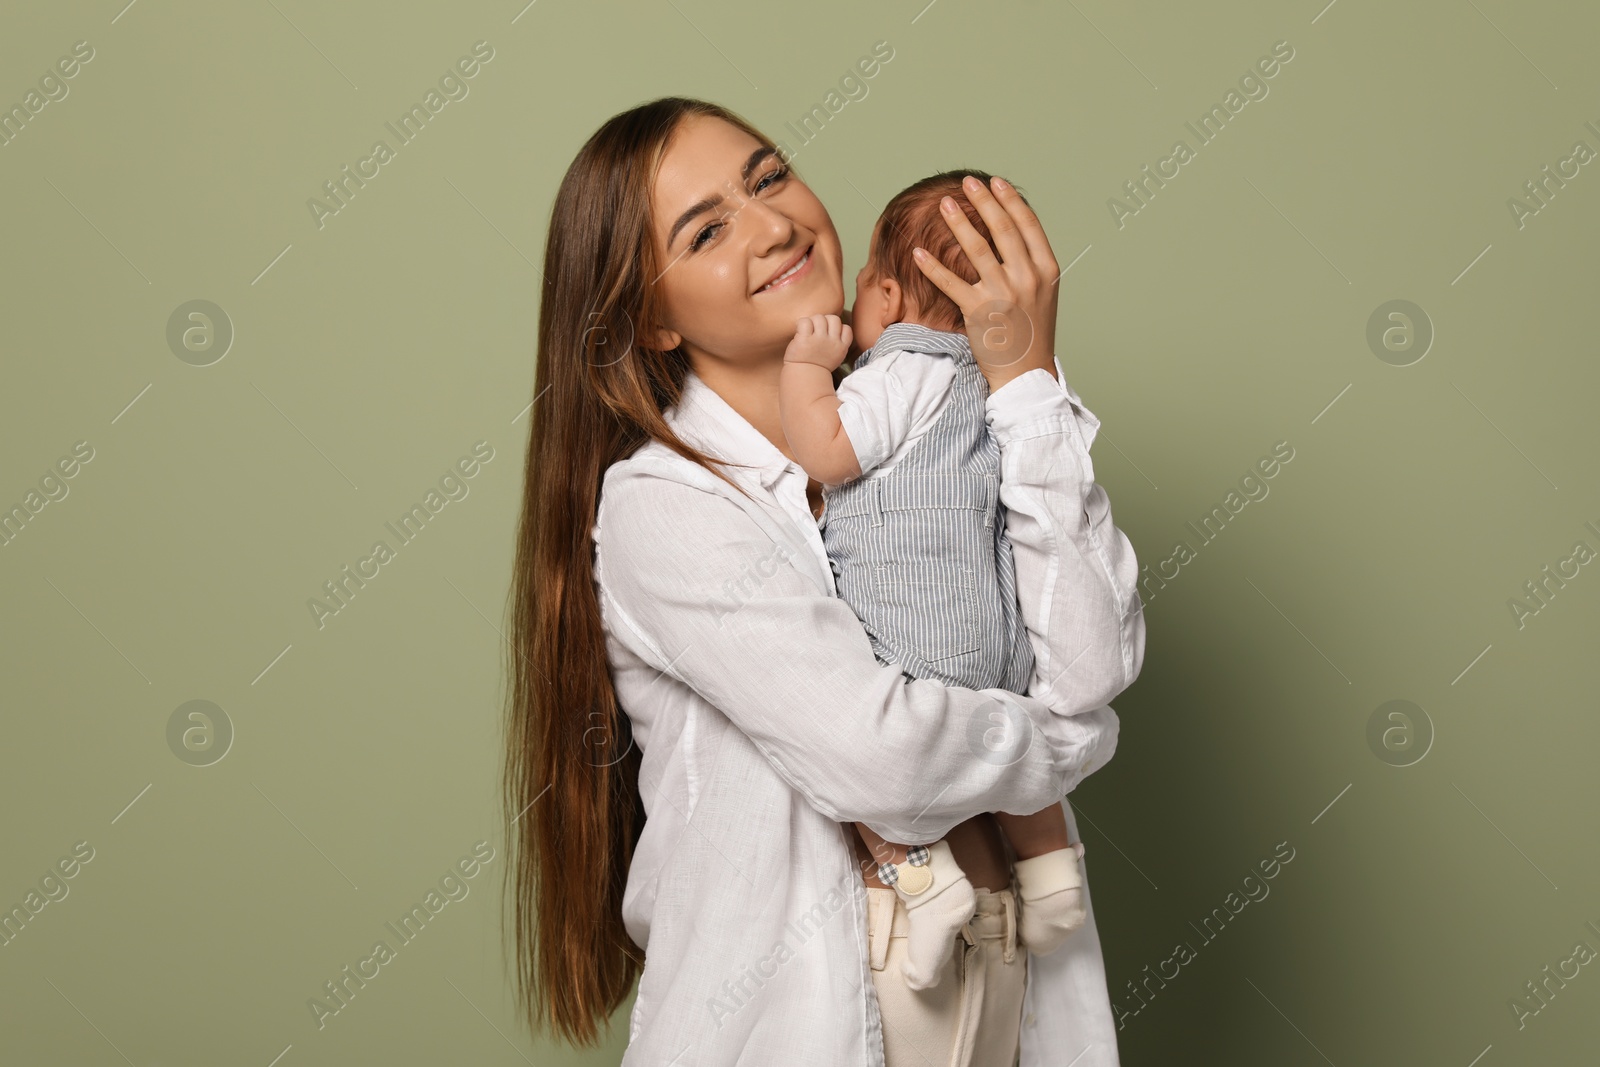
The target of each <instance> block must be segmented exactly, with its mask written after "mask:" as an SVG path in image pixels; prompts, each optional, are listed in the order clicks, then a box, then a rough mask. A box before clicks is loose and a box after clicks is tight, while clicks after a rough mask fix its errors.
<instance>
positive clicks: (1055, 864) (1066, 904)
mask: <svg viewBox="0 0 1600 1067" xmlns="http://www.w3.org/2000/svg"><path fill="white" fill-rule="evenodd" d="M1082 849H1083V845H1082V844H1081V843H1080V844H1076V845H1070V846H1068V847H1067V848H1061V849H1057V850H1056V851H1054V852H1046V853H1044V854H1043V855H1041V856H1034V857H1033V858H1031V859H1025V860H1018V861H1017V862H1016V865H1015V867H1014V870H1015V873H1016V882H1017V908H1018V916H1017V936H1018V938H1020V939H1021V941H1022V943H1023V944H1024V945H1026V946H1027V947H1028V950H1029V951H1030V952H1034V953H1036V954H1038V955H1040V956H1043V955H1046V954H1047V953H1050V952H1053V951H1054V950H1055V949H1057V948H1059V947H1061V943H1062V942H1063V941H1065V940H1066V939H1067V935H1068V934H1070V933H1072V931H1074V930H1076V929H1078V927H1080V926H1082V925H1083V923H1084V920H1085V919H1086V918H1087V917H1088V911H1087V909H1086V908H1085V906H1084V902H1083V872H1082V871H1081V870H1080V869H1079V866H1078V857H1079V855H1080V853H1081V851H1082Z"/></svg>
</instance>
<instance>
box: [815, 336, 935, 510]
mask: <svg viewBox="0 0 1600 1067" xmlns="http://www.w3.org/2000/svg"><path fill="white" fill-rule="evenodd" d="M955 380H956V363H955V360H954V359H953V358H952V357H950V356H949V355H946V354H945V353H943V352H912V351H909V350H906V349H895V350H892V351H888V352H883V353H874V354H873V356H872V358H871V359H870V360H868V361H867V362H866V363H865V364H863V365H862V366H861V367H859V368H858V369H856V370H852V371H851V372H850V373H849V374H846V375H845V376H844V380H843V381H841V382H840V383H839V387H838V388H837V389H836V390H834V392H835V395H837V396H838V398H839V423H840V424H841V425H842V426H843V427H844V435H845V437H847V438H849V440H850V445H851V447H852V448H854V449H855V452H856V463H857V465H859V466H860V468H861V474H860V475H859V476H858V477H864V478H881V477H883V476H884V475H885V474H888V473H889V472H890V471H891V470H893V469H894V465H895V464H896V463H898V462H899V461H900V459H901V458H902V457H903V456H905V454H906V453H907V452H910V451H911V449H912V448H913V447H915V446H916V443H917V442H918V441H920V440H921V439H922V435H923V434H925V433H927V432H928V430H929V428H930V427H932V426H933V424H934V423H935V422H937V421H939V416H940V415H941V414H943V412H944V406H945V404H946V403H948V402H949V400H950V390H951V386H953V385H954V384H955ZM852 480H853V479H852Z"/></svg>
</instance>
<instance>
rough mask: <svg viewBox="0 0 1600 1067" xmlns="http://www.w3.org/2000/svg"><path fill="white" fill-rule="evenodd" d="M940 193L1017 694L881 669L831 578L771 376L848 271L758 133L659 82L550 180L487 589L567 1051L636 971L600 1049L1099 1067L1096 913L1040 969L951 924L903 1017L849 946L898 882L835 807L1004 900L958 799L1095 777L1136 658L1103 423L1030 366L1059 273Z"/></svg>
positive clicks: (989, 823)
mask: <svg viewBox="0 0 1600 1067" xmlns="http://www.w3.org/2000/svg"><path fill="white" fill-rule="evenodd" d="M967 194H968V197H969V199H970V200H971V201H972V203H973V204H974V205H975V206H976V207H977V208H978V210H979V211H980V212H981V213H982V215H983V218H984V219H985V221H986V222H987V224H988V226H989V228H990V231H991V233H993V235H994V238H995V243H996V246H997V248H996V249H991V248H990V247H989V245H988V244H987V242H985V241H984V240H983V239H982V238H981V237H980V236H979V235H978V234H977V232H976V231H975V230H974V229H973V227H972V225H971V224H970V223H969V222H967V221H966V219H965V218H964V217H960V218H951V219H950V226H951V230H952V232H953V235H954V237H955V239H956V240H958V241H959V242H960V247H961V249H962V250H963V251H964V252H965V253H966V255H967V256H968V257H969V258H970V259H971V261H972V263H973V264H974V265H975V266H976V267H977V268H978V272H979V275H980V280H979V281H978V282H977V283H976V284H969V283H967V282H964V281H963V280H962V279H961V278H959V277H957V276H956V275H955V274H953V273H952V272H951V271H950V270H949V269H947V268H946V267H944V266H942V265H940V264H939V263H937V262H933V261H931V260H928V259H927V258H926V257H922V269H923V270H924V272H925V273H926V274H927V275H928V277H929V278H930V279H931V280H932V281H933V282H934V283H935V284H936V285H938V286H939V287H940V288H941V289H942V290H943V291H944V292H946V293H948V294H949V295H950V296H951V297H952V298H953V299H954V300H956V302H957V304H958V305H959V306H960V307H961V308H962V311H963V313H964V314H965V316H966V320H967V323H968V329H969V333H971V334H972V335H973V341H974V350H975V352H976V353H977V354H978V355H979V358H980V361H981V362H982V363H983V365H984V370H985V374H986V376H987V377H988V379H989V383H990V389H991V395H990V398H989V401H988V409H987V411H988V417H989V420H990V425H991V427H992V428H993V430H994V433H995V435H996V439H997V440H998V441H999V443H1000V446H1001V455H1002V480H1003V484H1002V486H1001V487H1000V497H1001V501H1002V503H1003V504H1004V505H1005V507H1006V509H1007V518H1006V521H1007V524H1008V525H1007V529H1008V531H1009V532H1010V534H1011V538H1012V542H1013V551H1014V554H1015V558H1016V568H1017V579H1018V586H1019V600H1020V605H1019V606H1020V609H1021V613H1022V616H1023V618H1024V620H1025V622H1026V623H1027V626H1028V630H1029V637H1030V641H1031V642H1032V644H1033V647H1034V650H1035V659H1036V662H1037V668H1036V672H1035V676H1034V680H1033V684H1032V685H1031V686H1030V689H1029V693H1028V695H1027V696H1025V697H1021V696H1016V695H1015V694H1008V693H1006V692H1004V691H1003V690H985V691H982V692H977V691H972V690H966V689H959V688H955V687H946V686H944V685H941V684H939V683H938V682H934V681H923V680H912V679H908V678H907V677H906V676H904V675H903V674H902V673H901V671H900V669H899V668H898V666H896V665H893V664H888V665H885V664H880V663H879V662H878V661H877V659H876V658H875V657H874V656H873V654H872V651H871V648H870V646H869V643H868V640H867V637H866V634H865V631H864V630H863V629H862V628H861V625H860V622H859V621H858V620H857V619H856V617H855V616H854V615H853V614H852V613H851V611H850V610H849V608H848V606H847V605H845V603H844V602H843V601H842V600H840V599H838V598H837V596H835V595H834V588H833V584H832V574H831V571H830V569H829V567H828V563H827V559H826V557H825V555H823V553H822V545H821V539H820V537H819V535H818V531H817V528H816V522H817V519H818V517H819V516H818V509H819V507H820V500H821V496H820V486H819V485H818V484H816V483H814V482H808V480H807V479H806V477H805V475H804V473H803V471H802V470H801V469H800V467H799V466H798V465H797V464H796V463H794V462H793V459H792V457H791V456H790V455H789V453H788V451H787V448H786V443H785V441H784V438H783V434H782V429H781V425H780V419H779V413H778V388H777V386H778V372H779V369H780V367H781V365H782V356H783V350H784V348H785V346H786V345H787V343H788V341H789V339H790V337H792V336H793V332H794V326H795V322H796V320H797V319H799V318H800V317H802V316H803V315H806V314H812V313H818V312H824V313H827V312H831V313H838V312H840V311H841V310H842V308H843V305H844V286H843V266H842V263H843V257H842V255H841V251H840V245H839V238H838V235H837V233H836V232H835V230H834V227H833V223H832V221H831V220H830V218H829V217H828V213H827V211H826V210H825V209H824V208H823V206H822V205H821V203H820V202H819V201H818V200H817V199H816V197H815V196H814V195H813V194H812V193H811V191H810V190H809V189H808V188H807V187H806V186H805V185H804V184H803V183H802V182H801V181H800V179H799V178H798V177H797V176H796V175H794V174H793V173H792V171H791V170H790V169H789V168H788V167H787V166H786V165H785V162H784V160H783V159H782V158H781V157H780V155H779V153H778V151H777V148H776V145H775V144H774V142H773V141H771V140H770V139H769V138H767V137H766V136H765V135H763V134H761V133H760V132H759V131H757V130H755V129H754V128H753V127H751V126H750V125H749V124H748V123H746V122H744V121H743V120H742V119H740V118H738V117H737V116H736V115H733V114H732V113H730V112H727V111H726V110H724V109H722V108H719V107H716V106H714V105H711V104H706V103H702V102H698V101H688V100H681V99H675V98H674V99H665V100H658V101H655V102H652V103H650V104H646V105H643V106H641V107H639V108H635V109H633V110H631V111H628V112H624V113H623V114H621V115H618V116H616V117H614V118H613V119H611V120H610V121H609V122H607V123H606V124H605V125H604V126H602V127H601V128H600V130H599V131H597V132H596V133H595V134H594V136H593V137H591V139H590V140H589V142H588V143H587V144H585V146H584V147H583V149H582V150H581V151H580V152H579V153H578V156H577V158H576V159H575V160H574V162H573V163H572V166H571V167H570V168H569V170H568V172H567V174H566V177H565V179H564V180H563V182H562V185H561V188H560V191H559V192H558V194H557V197H556V203H555V207H554V210H553V212H552V217H551V225H550V234H549V241H548V245H547V250H546V258H545V269H544V278H545V281H544V290H543V299H542V303H541V307H540V322H539V342H538V343H539V358H538V365H537V370H536V375H535V383H534V384H535V392H534V395H535V400H536V402H535V404H534V407H533V412H532V430H531V438H530V441H529V446H528V462H527V474H526V479H527V481H526V485H525V496H524V502H523V512H522V522H521V528H520V532H519V541H518V546H517V560H516V572H515V579H514V586H513V589H512V594H511V595H512V598H513V605H512V611H513V622H512V633H511V645H512V651H513V652H514V657H513V660H512V663H513V667H512V674H513V678H512V690H511V714H510V723H509V738H508V753H507V764H506V798H505V799H506V804H507V813H506V814H507V818H508V823H509V828H510V829H509V832H510V850H511V856H512V861H511V863H509V864H508V865H507V867H508V874H509V876H510V878H511V885H510V886H509V892H508V898H509V899H510V901H511V903H512V906H513V909H514V917H515V918H514V925H515V929H514V935H513V937H514V940H515V942H516V948H517V954H516V968H517V983H518V994H519V1003H520V1005H521V1007H522V1009H523V1011H524V1012H525V1013H526V1015H527V1017H528V1020H529V1021H530V1023H532V1024H533V1025H534V1026H535V1027H539V1026H541V1025H545V1024H548V1025H549V1026H550V1027H552V1028H553V1029H554V1030H555V1031H556V1032H558V1033H559V1034H561V1035H562V1036H563V1037H564V1038H566V1039H567V1040H569V1041H572V1042H575V1043H578V1044H590V1043H593V1042H594V1041H595V1040H596V1039H597V1037H598V1027H597V1023H598V1021H599V1020H601V1019H603V1018H605V1017H607V1016H609V1014H610V1013H611V1012H612V1011H613V1010H614V1009H615V1008H616V1007H617V1006H618V1005H620V1004H621V1003H622V1001H623V1000H624V999H626V997H627V995H628V992H629V990H630V988H631V987H632V984H633V981H634V979H635V978H636V977H637V978H638V979H639V991H638V997H637V1000H636V1003H635V1005H634V1009H633V1013H632V1017H631V1020H630V1031H629V1044H628V1049H627V1052H626V1054H625V1056H624V1061H623V1062H624V1063H625V1064H651V1065H664V1064H669V1063H678V1064H684V1065H687V1064H702V1065H709V1064H729V1065H731V1064H734V1063H795V1064H816V1065H830V1067H832V1065H844V1064H883V1063H884V1062H885V1053H886V1050H887V1054H888V1063H889V1064H890V1065H891V1067H899V1063H900V1062H906V1063H910V1062H921V1061H922V1059H923V1057H924V1056H926V1055H927V1053H926V1051H925V1050H926V1049H927V1048H929V1047H935V1048H937V1049H938V1050H940V1051H939V1053H938V1055H939V1056H940V1057H942V1058H941V1059H938V1060H936V1061H935V1062H957V1063H966V1062H972V1063H978V1064H988V1063H995V1064H996V1065H997V1067H1006V1065H1007V1064H1010V1063H1011V1062H1012V1061H1013V1058H1014V1056H1013V1053H1012V1051H1010V1050H1014V1049H1016V1048H1018V1046H1019V1041H1020V1053H1021V1063H1022V1064H1023V1065H1024V1067H1042V1065H1043V1064H1044V1063H1046V1062H1049V1063H1058V1062H1059V1063H1062V1064H1065V1063H1068V1062H1076V1064H1078V1065H1079V1067H1088V1065H1091V1064H1114V1063H1116V1045H1115V1034H1114V1031H1113V1029H1112V1026H1111V1015H1110V1004H1109V998H1108V996H1107V993H1106V989H1105V977H1104V972H1103V970H1102V967H1101V962H1100V949H1099V942H1098V940H1097V937H1096V934H1095V931H1094V921H1093V914H1092V910H1091V914H1090V918H1089V921H1088V924H1087V925H1086V926H1085V927H1084V928H1083V929H1082V930H1081V931H1079V932H1078V933H1077V934H1074V935H1073V937H1072V938H1071V939H1069V942H1068V944H1067V945H1065V946H1063V947H1062V948H1060V949H1058V950H1057V951H1056V952H1054V953H1052V954H1051V955H1049V956H1046V957H1034V956H1031V955H1029V954H1027V953H1025V952H1019V951H1017V947H1016V944H1015V940H1014V937H1013V938H1012V939H1011V940H1009V941H1006V942H1004V951H1003V952H1002V951H1000V950H999V949H998V948H994V947H993V946H994V945H996V944H999V942H993V943H991V942H984V943H983V945H982V946H980V945H979V944H976V943H974V941H975V937H976V935H975V933H974V934H968V935H966V936H967V940H968V946H967V948H966V950H965V951H964V952H958V953H956V954H955V955H956V956H957V957H960V958H961V959H962V961H963V963H962V965H961V969H960V973H959V975H958V976H957V978H956V980H955V982H954V983H953V984H954V985H955V986H960V988H959V989H957V990H956V994H957V995H956V996H955V997H953V998H949V997H948V993H949V988H946V994H947V1001H943V1002H941V1005H940V1007H939V1008H938V1010H937V1011H935V1012H934V1013H933V1014H931V1015H930V1014H928V1010H929V1006H928V1004H927V1003H923V1002H918V1001H916V1000H915V998H911V997H906V996H904V995H903V991H902V990H897V989H895V988H894V985H893V983H894V976H895V975H898V968H884V969H882V970H879V969H877V967H875V966H874V964H875V963H877V962H878V958H881V955H882V951H883V944H884V942H883V938H884V936H885V935H886V934H887V932H888V930H889V929H890V928H891V927H892V914H891V913H889V912H886V911H879V912H878V913H877V914H876V915H875V916H874V921H873V922H872V923H871V924H870V928H869V922H868V917H867V909H868V904H869V896H868V894H869V891H873V890H876V891H878V893H879V895H877V896H875V897H872V898H870V899H872V900H876V901H882V900H884V899H885V898H884V897H883V896H882V895H881V894H883V893H887V894H888V897H889V898H890V899H893V891H892V890H888V889H887V888H885V887H883V886H882V884H881V883H879V882H878V881H877V879H876V877H875V875H874V873H873V871H872V867H873V866H874V864H873V862H872V857H870V856H864V855H858V854H856V853H855V852H854V845H853V842H854V841H856V840H857V839H856V835H855V834H854V833H850V832H847V830H848V828H847V826H845V825H844V824H847V823H850V822H855V821H860V822H864V823H866V824H868V825H869V826H870V827H871V828H872V829H874V830H876V831H877V832H878V833H879V834H881V835H882V836H883V837H884V838H885V839H887V840H891V841H898V842H905V843H908V844H913V845H914V844H925V843H929V842H932V841H935V840H937V839H939V838H941V837H943V838H946V839H947V840H948V841H949V842H950V847H951V850H952V852H953V853H954V855H955V857H956V859H957V860H958V861H959V862H960V864H961V866H962V868H963V870H965V871H966V872H967V875H968V877H969V878H970V880H971V881H972V883H973V885H974V886H975V887H978V888H980V889H983V890H986V891H988V892H989V893H990V894H993V895H994V897H995V898H996V900H1000V899H1003V895H1005V894H1009V892H1010V890H1009V871H1008V868H1007V864H1006V856H1005V852H1004V849H1003V845H1002V843H1001V840H1000V838H999V836H998V833H997V832H996V830H995V828H994V824H993V820H992V818H991V817H990V816H988V815H986V814H984V813H987V812H991V811H1002V810H1003V811H1012V812H1018V813H1026V812H1032V811H1035V810H1038V809H1039V808H1042V807H1044V806H1045V805H1047V804H1050V803H1053V802H1059V801H1061V800H1062V797H1063V796H1064V795H1065V794H1066V793H1067V792H1068V791H1070V790H1071V789H1072V788H1073V787H1074V786H1075V785H1076V784H1077V783H1078V781H1080V780H1081V779H1082V778H1083V776H1084V775H1086V774H1088V773H1090V772H1092V771H1093V770H1096V769H1098V768H1099V767H1100V766H1102V765H1103V764H1104V763H1105V761H1106V760H1107V759H1109V758H1110V756H1111V754H1112V752H1113V751H1114V749H1115V741H1116V729H1117V721H1116V716H1115V713H1114V712H1112V710H1111V709H1110V708H1109V707H1107V706H1106V702H1107V701H1109V700H1110V699H1111V698H1113V697H1114V696H1116V695H1117V694H1118V693H1119V692H1121V691H1122V690H1123V689H1125V688H1126V687H1127V686H1128V685H1129V684H1131V683H1132V681H1133V679H1134V677H1135V676H1136V675H1137V674H1138V671H1139V668H1140V665H1141V664H1142V661H1143V654H1144V623H1143V616H1142V613H1141V611H1140V608H1141V605H1140V602H1139V599H1138V595H1137V592H1136V590H1135V584H1134V583H1135V580H1136V578H1137V562H1136V560H1135V558H1134V555H1133V551H1132V548H1131V546H1130V545H1129V544H1128V542H1127V539H1126V538H1125V537H1124V536H1123V535H1122V534H1121V532H1120V531H1118V530H1117V529H1116V528H1115V526H1113V525H1112V522H1111V516H1110V510H1109V506H1108V503H1107V501H1106V497H1105V494H1104V492H1103V491H1102V490H1101V489H1100V488H1099V487H1098V486H1096V485H1095V484H1094V479H1093V468H1092V466H1091V464H1090V462H1089V456H1088V446H1089V443H1090V442H1091V441H1092V439H1093V433H1094V431H1095V429H1096V428H1097V426H1098V422H1097V421H1096V420H1095V419H1094V417H1093V415H1092V414H1090V413H1089V412H1088V411H1087V410H1086V409H1084V408H1083V406H1082V404H1081V403H1080V402H1079V401H1078V398H1077V396H1076V394H1075V393H1073V392H1072V391H1071V389H1070V388H1069V387H1067V386H1066V385H1065V383H1064V382H1062V381H1061V380H1060V369H1059V364H1058V363H1057V362H1056V361H1055V359H1054V357H1053V355H1052V354H1051V353H1050V352H1049V341H1050V339H1052V338H1053V336H1054V319H1055V302H1056V280H1057V279H1058V271H1059V268H1058V266H1057V264H1056V262H1055V260H1054V258H1053V256H1052V255H1051V252H1050V248H1049V243H1048V241H1047V240H1046V239H1045V236H1044V233H1043V231H1042V229H1041V228H1040V227H1039V225H1038V221H1037V219H1036V218H1034V216H1033V214H1032V212H1030V211H1028V209H1027V207H1026V205H1024V204H1023V203H1022V201H1021V199H1020V197H1018V196H1017V195H1016V194H1015V192H1014V191H1012V190H1011V189H1010V188H1009V187H1007V186H1004V185H1003V184H1001V185H997V186H996V187H995V188H994V189H993V190H986V189H983V188H982V187H981V186H980V187H979V188H976V189H974V188H971V187H970V186H969V187H968V188H967ZM996 251H998V253H999V256H998V258H997V256H996V254H995V253H996ZM1035 326H1036V327H1037V329H1036V330H1035V329H1034V327H1035ZM1024 338H1036V342H1035V343H1031V344H1025V343H1019V340H1018V339H1024ZM1008 340H1009V342H1010V343H1009V345H1008V344H1006V343H1005V342H1007V341H1008ZM1019 352H1020V354H1018V353H1019ZM624 713H626V715H625V716H624ZM1068 819H1069V826H1072V825H1073V824H1072V823H1071V815H1070V809H1068ZM1073 836H1074V839H1075V840H1076V829H1075V827H1074V829H1073ZM893 858H894V859H895V860H897V861H898V860H901V859H904V858H905V857H904V855H903V853H902V854H901V855H898V856H895V857H893ZM862 860H865V861H866V862H865V863H862V862H860V861H862ZM1008 907H1009V905H1008ZM1003 910H1004V909H1002V911H1003ZM975 922H976V920H975ZM984 946H987V947H984ZM641 947H642V948H643V949H644V950H647V951H641ZM641 969H642V973H641ZM869 979H870V981H869ZM1024 982H1025V986H1024ZM1019 988H1021V989H1022V990H1023V995H1022V997H1021V998H1020V1000H1019V998H1018V996H1017V990H1018V989H1019ZM880 1006H881V1008H882V1011H881V1013H880ZM997 1006H998V1007H997ZM919 1012H921V1014H919ZM935 1031H938V1032H935ZM1019 1031H1020V1033H1019ZM996 1050H999V1051H996ZM985 1057H988V1058H985ZM1002 1057H1003V1058H1002ZM1075 1057H1079V1058H1077V1059H1076V1060H1075V1059H1074V1058H1075Z"/></svg>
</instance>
